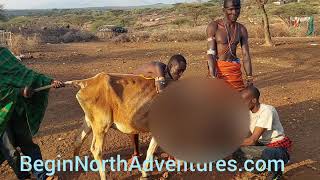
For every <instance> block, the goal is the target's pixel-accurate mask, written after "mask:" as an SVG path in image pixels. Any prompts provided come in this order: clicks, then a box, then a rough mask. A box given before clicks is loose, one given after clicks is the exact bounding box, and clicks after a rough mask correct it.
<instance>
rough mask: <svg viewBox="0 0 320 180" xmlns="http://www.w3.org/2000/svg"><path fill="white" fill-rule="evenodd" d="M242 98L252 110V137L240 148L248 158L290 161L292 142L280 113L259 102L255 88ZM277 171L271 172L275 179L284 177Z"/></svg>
mask: <svg viewBox="0 0 320 180" xmlns="http://www.w3.org/2000/svg"><path fill="white" fill-rule="evenodd" d="M242 97H243V99H244V100H245V102H246V104H247V105H248V107H249V109H250V132H251V134H250V136H249V137H248V138H246V139H245V140H244V141H243V143H242V147H241V148H240V149H241V151H242V153H244V155H245V157H247V158H260V159H263V160H265V161H268V160H283V161H284V164H286V163H288V161H289V158H290V157H289V153H288V149H289V148H290V147H291V145H292V142H291V141H290V139H289V138H288V137H286V136H285V134H284V130H283V127H282V125H281V122H280V120H279V116H278V113H277V111H276V109H275V108H274V107H273V106H270V105H266V104H261V103H260V102H259V97H260V92H259V90H258V89H257V88H256V87H254V86H249V87H247V88H246V89H244V90H243V91H242ZM280 168H281V167H280V166H278V169H275V170H274V171H272V172H271V176H272V178H273V179H277V178H279V177H280V176H281V175H282V171H281V170H280Z"/></svg>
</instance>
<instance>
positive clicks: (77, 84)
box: [64, 80, 84, 89]
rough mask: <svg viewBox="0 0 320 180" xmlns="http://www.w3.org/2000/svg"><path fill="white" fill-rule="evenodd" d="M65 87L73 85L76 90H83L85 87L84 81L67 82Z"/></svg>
mask: <svg viewBox="0 0 320 180" xmlns="http://www.w3.org/2000/svg"><path fill="white" fill-rule="evenodd" d="M64 84H65V85H73V86H74V87H76V88H80V89H81V88H83V87H84V81H83V80H73V81H66V82H64Z"/></svg>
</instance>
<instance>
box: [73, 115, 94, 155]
mask: <svg viewBox="0 0 320 180" xmlns="http://www.w3.org/2000/svg"><path fill="white" fill-rule="evenodd" d="M83 119H84V120H83V124H82V128H81V131H80V133H79V135H77V136H76V139H75V142H74V151H73V156H74V157H75V156H79V154H80V149H81V146H82V144H83V142H84V141H85V140H86V138H87V137H88V136H89V135H90V134H91V133H92V129H91V127H90V126H89V122H88V121H87V119H86V117H84V118H83Z"/></svg>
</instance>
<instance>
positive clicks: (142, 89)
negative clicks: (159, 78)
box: [69, 73, 157, 179]
mask: <svg viewBox="0 0 320 180" xmlns="http://www.w3.org/2000/svg"><path fill="white" fill-rule="evenodd" d="M69 84H73V85H75V86H77V87H80V90H79V91H78V93H77V95H76V97H77V99H78V102H79V104H80V105H81V107H82V109H83V111H84V113H85V121H84V125H83V126H84V128H83V130H82V132H81V136H79V137H78V139H77V140H76V143H75V151H74V155H75V156H76V155H78V154H79V151H80V148H81V145H82V143H83V141H84V140H85V138H86V137H87V136H88V134H89V133H91V132H93V139H92V144H91V152H92V154H93V156H94V159H95V160H97V161H99V162H100V163H102V150H103V144H104V137H105V133H107V131H108V130H109V128H110V127H111V126H113V125H115V126H116V128H117V129H118V130H120V131H121V132H123V133H126V134H138V133H141V132H149V129H148V120H147V114H148V111H149V107H150V104H151V103H152V100H153V99H154V97H155V96H156V95H157V90H156V87H155V83H154V79H145V78H143V77H141V76H137V75H131V74H130V75H129V74H106V73H100V74H97V75H96V76H94V77H92V78H89V79H84V80H75V81H70V82H69ZM156 148H157V143H156V142H155V140H154V138H152V140H151V142H150V145H149V148H148V151H147V157H146V159H149V158H151V157H152V156H153V153H154V151H155V150H156ZM100 167H101V168H100V169H99V173H100V177H101V179H105V178H106V176H105V171H104V170H103V169H102V166H100ZM142 176H143V177H146V176H147V174H146V172H142Z"/></svg>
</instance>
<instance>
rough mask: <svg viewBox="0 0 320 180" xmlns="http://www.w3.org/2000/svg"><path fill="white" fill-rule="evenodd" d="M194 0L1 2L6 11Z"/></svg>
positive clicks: (10, 0) (29, 0)
mask: <svg viewBox="0 0 320 180" xmlns="http://www.w3.org/2000/svg"><path fill="white" fill-rule="evenodd" d="M191 1H193V0H159V1H154V0H0V4H3V5H4V8H6V9H43V8H79V7H101V6H137V5H147V4H156V3H177V2H191Z"/></svg>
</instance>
